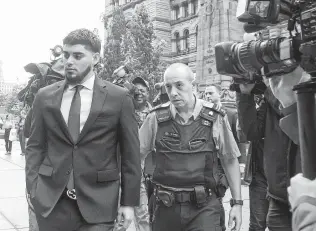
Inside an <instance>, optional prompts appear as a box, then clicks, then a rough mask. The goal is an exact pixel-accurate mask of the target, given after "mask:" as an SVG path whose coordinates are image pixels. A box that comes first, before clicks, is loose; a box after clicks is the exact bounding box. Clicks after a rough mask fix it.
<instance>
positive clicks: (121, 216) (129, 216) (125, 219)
mask: <svg viewBox="0 0 316 231" xmlns="http://www.w3.org/2000/svg"><path fill="white" fill-rule="evenodd" d="M133 219H134V208H133V207H130V206H121V207H120V208H119V210H118V215H117V223H118V224H121V223H123V227H124V229H128V227H129V226H130V224H131V222H132V221H133Z"/></svg>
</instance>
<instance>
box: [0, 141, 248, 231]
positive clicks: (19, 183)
mask: <svg viewBox="0 0 316 231" xmlns="http://www.w3.org/2000/svg"><path fill="white" fill-rule="evenodd" d="M24 166H25V159H24V156H21V155H20V146H19V143H18V142H13V148H12V154H11V156H6V155H5V146H4V140H3V139H0V183H1V190H0V231H28V230H29V229H28V210H27V202H26V198H25V172H24ZM241 169H242V168H241ZM242 197H243V199H244V206H243V224H242V228H241V230H242V231H246V230H248V229H249V195H248V187H246V186H242ZM230 198H231V195H230V192H229V190H228V191H227V193H226V196H225V198H224V200H223V201H224V208H225V211H226V220H227V219H228V215H229V211H230V205H229V200H230ZM134 230H135V228H134V225H131V227H130V228H129V229H128V231H134Z"/></svg>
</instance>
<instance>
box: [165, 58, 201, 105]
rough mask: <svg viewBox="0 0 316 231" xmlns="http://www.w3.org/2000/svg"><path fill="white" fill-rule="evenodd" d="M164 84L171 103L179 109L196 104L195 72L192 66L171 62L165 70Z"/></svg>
mask: <svg viewBox="0 0 316 231" xmlns="http://www.w3.org/2000/svg"><path fill="white" fill-rule="evenodd" d="M164 84H165V87H166V91H167V94H168V96H169V99H170V101H171V103H172V104H173V105H174V106H175V107H176V108H177V109H178V110H181V109H185V108H188V107H189V108H191V107H192V105H194V103H195V97H194V93H193V84H194V74H193V72H192V70H191V69H190V67H188V66H187V65H185V64H183V63H174V64H171V65H170V66H169V67H168V68H167V70H166V71H165V74H164Z"/></svg>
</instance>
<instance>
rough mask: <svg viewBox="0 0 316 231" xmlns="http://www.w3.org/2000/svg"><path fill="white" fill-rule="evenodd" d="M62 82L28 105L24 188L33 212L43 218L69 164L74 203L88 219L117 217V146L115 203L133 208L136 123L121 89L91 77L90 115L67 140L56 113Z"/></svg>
mask: <svg viewBox="0 0 316 231" xmlns="http://www.w3.org/2000/svg"><path fill="white" fill-rule="evenodd" d="M65 85H66V82H65V81H61V82H58V83H55V84H53V85H50V86H47V87H45V88H42V89H40V90H39V92H38V93H37V95H36V97H35V100H34V103H33V113H32V123H31V132H30V138H29V140H28V145H27V149H26V186H27V190H28V192H30V196H31V201H32V204H33V205H34V208H35V211H36V212H37V213H40V214H41V215H43V216H44V217H46V216H48V215H49V214H50V212H51V211H52V209H53V208H54V206H55V205H56V203H57V201H58V199H59V198H60V196H61V195H62V193H63V191H64V189H65V187H66V185H67V182H68V179H69V173H70V170H71V166H72V164H73V169H74V180H75V189H76V193H77V203H78V206H79V209H80V211H81V214H82V216H83V217H84V218H85V220H86V221H87V222H89V223H101V222H111V221H114V220H115V218H116V216H117V207H118V199H119V198H118V197H119V187H120V171H119V166H118V163H117V156H116V155H117V153H116V152H117V145H118V144H119V145H120V150H121V187H122V192H121V200H120V203H121V205H125V206H138V205H139V197H140V179H141V166H140V155H139V138H138V125H137V121H136V118H135V114H134V111H135V110H134V105H133V101H132V98H131V97H130V96H129V94H128V93H127V91H126V90H124V89H122V88H120V87H118V86H115V85H114V84H112V83H109V82H107V81H102V80H100V79H98V78H96V81H95V84H94V93H93V100H92V105H91V110H90V115H89V117H88V119H87V121H86V123H85V125H84V127H83V129H82V131H81V133H80V136H79V138H78V141H77V142H76V143H74V142H73V140H72V138H71V135H70V133H69V131H68V128H67V125H66V123H65V121H64V118H63V116H62V114H61V111H60V105H61V100H62V95H63V91H64V88H65Z"/></svg>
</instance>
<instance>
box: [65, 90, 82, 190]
mask: <svg viewBox="0 0 316 231" xmlns="http://www.w3.org/2000/svg"><path fill="white" fill-rule="evenodd" d="M75 88H76V92H75V94H74V97H73V98H72V101H71V106H70V111H69V117H68V129H69V132H70V135H71V137H72V139H73V141H74V143H76V142H77V140H78V137H79V134H80V109H81V98H80V90H81V89H82V88H83V86H82V85H78V86H76V87H75ZM67 188H68V189H69V190H71V189H74V188H75V184H74V175H73V169H72V170H71V173H70V177H69V181H68V184H67Z"/></svg>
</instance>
